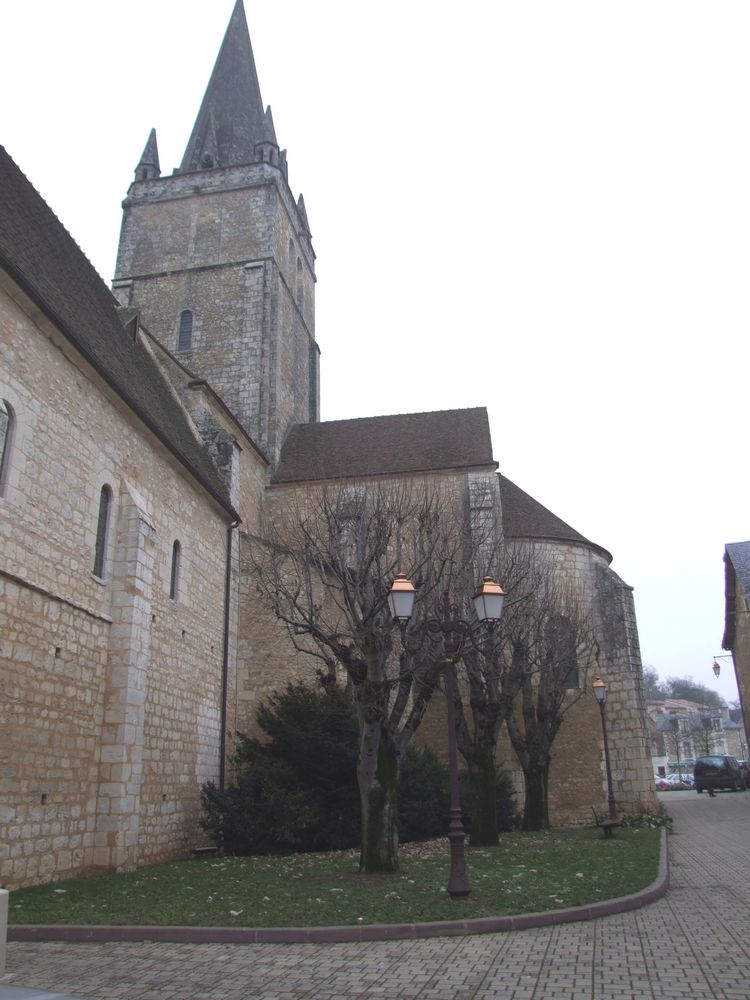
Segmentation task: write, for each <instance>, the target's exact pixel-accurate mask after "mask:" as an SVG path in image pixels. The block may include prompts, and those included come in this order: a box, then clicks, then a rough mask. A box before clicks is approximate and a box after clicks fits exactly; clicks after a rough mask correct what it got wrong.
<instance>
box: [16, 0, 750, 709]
mask: <svg viewBox="0 0 750 1000" xmlns="http://www.w3.org/2000/svg"><path fill="white" fill-rule="evenodd" d="M233 5H234V0H201V2H196V0H129V2H128V4H127V5H122V4H116V3H114V2H112V0H66V2H64V3H62V2H60V0H36V2H35V3H33V4H31V3H29V4H12V5H9V6H8V9H7V10H4V12H3V31H2V34H1V35H0V87H1V90H0V92H2V94H3V102H2V110H0V124H1V125H2V129H1V130H0V137H1V138H0V141H2V143H3V144H4V145H5V147H6V149H7V150H8V152H9V153H10V154H11V155H12V156H13V157H14V159H15V160H16V162H17V163H18V164H19V166H20V167H21V168H22V169H23V170H24V172H25V173H26V175H27V176H28V177H29V179H30V180H31V181H32V182H33V184H34V185H35V186H36V187H37V189H38V190H39V191H40V192H41V193H42V195H43V196H44V197H45V199H46V200H47V202H48V203H49V204H50V206H51V207H52V208H53V210H54V211H55V212H56V213H57V215H58V216H59V217H60V219H61V220H62V221H63V222H64V224H65V225H66V226H67V228H68V229H69V231H70V232H71V233H72V234H73V236H74V237H75V238H76V240H77V241H78V243H79V245H80V246H81V247H82V248H83V250H84V251H85V252H86V254H87V255H88V257H89V258H90V260H91V261H92V262H93V263H94V265H95V266H96V267H97V269H98V270H99V272H100V274H101V275H102V277H103V278H104V279H105V280H106V281H107V282H109V281H110V280H111V278H112V275H113V273H114V262H115V254H116V249H117V240H118V235H119V226H120V217H121V202H122V199H123V198H124V197H125V194H126V192H127V188H128V185H129V184H130V182H131V180H132V179H133V171H134V169H135V166H136V164H137V162H138V160H139V158H140V154H141V152H142V150H143V147H144V145H145V143H146V140H147V138H148V134H149V130H150V129H151V128H152V127H155V128H156V130H157V137H158V142H159V152H160V159H161V167H162V172H163V173H169V172H171V170H172V168H173V167H174V166H176V165H177V164H178V163H179V162H180V160H181V158H182V154H183V151H184V148H185V145H186V144H187V140H188V137H189V135H190V131H191V129H192V125H193V122H194V120H195V117H196V115H197V112H198V108H199V105H200V101H201V98H202V96H203V92H204V90H205V87H206V84H207V82H208V78H209V76H210V73H211V69H212V67H213V63H214V60H215V58H216V55H217V53H218V50H219V46H220V44H221V40H222V37H223V35H224V31H225V29H226V25H227V23H228V21H229V17H230V14H231V11H232V7H233ZM245 9H246V14H247V19H248V24H249V27H250V34H251V38H252V43H253V49H254V53H255V60H256V66H257V70H258V77H259V80H260V86H261V91H262V95H263V100H264V102H265V103H267V104H271V106H272V109H273V116H274V122H275V125H276V134H277V138H278V140H279V143H280V145H281V146H282V147H286V148H287V150H288V161H289V182H290V186H291V188H292V191H293V192H294V194H295V195H298V194H299V193H300V192H301V193H302V194H304V198H305V205H306V208H307V213H308V218H309V222H310V228H311V230H312V233H313V245H314V247H315V251H316V253H317V277H318V284H317V290H316V336H317V340H318V343H319V345H320V348H321V352H322V357H321V410H322V412H321V416H322V419H324V420H334V419H340V418H348V417H360V416H373V415H377V414H384V413H409V412H418V411H427V410H440V409H452V408H455V407H465V406H486V407H487V410H488V413H489V419H490V428H491V432H492V440H493V448H494V453H495V458H496V459H497V461H498V462H499V466H500V470H501V472H502V473H503V474H504V475H506V476H507V477H508V478H509V479H511V480H513V481H514V482H515V483H516V484H517V485H518V486H520V487H521V488H522V489H524V490H526V492H528V493H530V494H531V495H532V496H533V497H535V498H536V499H537V500H538V501H539V502H541V503H543V504H544V505H545V506H546V507H548V508H550V509H551V510H552V511H554V513H555V514H557V515H558V516H559V517H561V518H562V519H563V520H565V521H567V522H568V523H569V524H570V525H572V526H573V527H574V528H575V529H576V530H578V531H579V532H581V533H582V534H583V535H585V536H586V537H587V538H589V539H591V540H592V541H594V542H596V543H597V544H599V545H602V546H603V547H604V548H606V549H607V550H608V551H610V552H611V553H612V555H613V557H614V558H613V563H612V567H613V569H614V570H615V571H616V572H617V573H619V575H620V576H621V577H622V578H623V579H624V580H625V581H626V582H627V583H628V584H630V585H631V586H632V587H633V588H634V593H635V603H636V613H637V618H638V626H639V634H640V642H641V654H642V658H643V662H644V663H645V664H648V665H650V666H653V667H654V668H655V669H656V670H657V671H658V673H659V675H660V676H661V677H662V678H666V677H669V676H692V677H694V678H695V679H696V680H697V681H699V682H700V683H703V684H705V685H706V686H707V687H710V688H712V689H714V690H717V691H718V692H719V693H720V694H721V695H722V696H723V697H724V698H726V699H728V700H732V699H734V698H736V697H737V693H736V686H735V684H734V680H733V669H732V664H731V660H728V659H725V660H721V661H720V663H721V665H722V674H721V676H720V678H719V680H718V681H716V680H715V678H714V676H713V673H712V671H711V665H712V663H713V659H714V656H715V655H716V654H722V655H723V651H722V650H721V639H722V634H723V615H724V573H723V550H724V545H725V544H726V543H727V542H736V541H745V540H748V539H750V518H749V517H748V505H747V498H748V496H750V489H749V487H750V471H749V470H750V464H749V463H748V461H747V457H746V444H745V439H744V421H743V410H744V408H745V404H743V400H744V399H746V391H745V390H744V388H743V385H744V383H745V382H746V380H747V376H748V372H749V370H750V369H749V366H748V361H749V360H750V359H749V357H748V354H749V352H748V328H749V326H750V299H749V298H748V295H747V286H748V263H749V258H750V181H749V179H750V129H748V117H749V114H748V112H749V111H750V59H748V58H747V52H748V50H749V48H750V4H748V3H747V2H746V0H723V2H722V3H721V4H716V3H714V4H709V3H705V2H703V0H645V2H644V0H628V2H614V0H604V2H603V0H592V2H582V0H566V2H564V3H561V2H560V0H548V2H535V0H523V2H518V0H517V2H512V3H511V2H506V0H494V2H492V3H490V2H488V0H486V2H479V0H464V2H463V3H462V4H460V5H458V4H455V3H453V2H451V3H447V2H442V0H430V2H427V0H399V2H396V0H380V2H379V3H377V4H373V3H365V2H362V3H352V2H351V0H315V2H314V3H311V2H310V0H286V2H285V3H283V4H274V3H267V2H265V3H258V2H255V0H245ZM0 210H1V206H0Z"/></svg>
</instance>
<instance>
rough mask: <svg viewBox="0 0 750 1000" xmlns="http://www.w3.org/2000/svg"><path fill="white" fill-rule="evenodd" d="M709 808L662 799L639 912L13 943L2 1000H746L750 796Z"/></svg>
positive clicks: (749, 991)
mask: <svg viewBox="0 0 750 1000" xmlns="http://www.w3.org/2000/svg"><path fill="white" fill-rule="evenodd" d="M704 798H705V797H704V796H700V797H699V796H696V795H694V794H691V793H690V792H670V793H668V794H667V795H665V796H664V800H665V802H666V804H667V807H668V808H669V810H670V812H671V813H672V815H673V816H674V819H675V824H674V831H675V832H674V836H673V837H671V838H670V859H671V888H670V891H669V892H668V894H667V895H666V896H665V897H664V898H663V899H660V900H659V901H658V902H656V903H652V904H650V905H648V906H646V907H644V908H642V909H640V910H635V911H629V912H626V913H618V914H613V915H612V916H608V917H603V918H600V919H598V920H592V921H588V922H581V923H577V924H564V925H561V926H557V927H542V928H530V929H528V930H522V931H513V932H509V933H506V934H487V935H481V936H473V937H472V936H468V937H450V938H430V939H422V940H415V941H410V940H407V941H368V942H363V943H345V944H247V945H246V944H232V945H226V944H155V943H151V942H145V943H134V944H133V943H124V942H117V943H111V944H106V943H97V944H89V943H71V944H68V943H59V942H34V943H26V942H23V943H21V942H11V943H10V944H9V945H8V959H7V974H6V975H5V976H4V977H2V978H0V1000H4V997H3V988H4V985H7V986H11V985H13V986H27V987H34V988H37V989H41V990H47V991H54V992H63V993H68V994H75V995H76V996H79V997H87V998H90V1000H166V998H168V1000H249V998H256V997H257V998H263V1000H313V998H314V1000H346V998H378V1000H386V998H390V997H394V998H399V1000H659V998H662V997H664V998H668V1000H688V998H689V1000H696V998H697V1000H701V998H704V997H705V998H707V1000H708V998H710V1000H748V997H749V996H750V987H749V986H748V983H750V879H749V878H748V874H750V871H749V865H748V860H747V844H748V843H749V842H750V794H748V793H745V794H744V795H742V796H739V795H733V796H731V797H730V796H721V797H719V796H717V797H716V798H715V799H706V800H705V801H702V800H703V799H704ZM706 803H710V804H711V807H710V808H708V807H707V805H706ZM8 1000H10V995H9V996H8Z"/></svg>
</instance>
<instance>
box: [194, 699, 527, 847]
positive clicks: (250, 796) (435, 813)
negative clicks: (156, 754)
mask: <svg viewBox="0 0 750 1000" xmlns="http://www.w3.org/2000/svg"><path fill="white" fill-rule="evenodd" d="M256 719H257V722H258V726H259V727H260V729H261V731H262V732H263V734H264V737H265V738H264V739H263V740H262V741H261V740H258V739H248V738H247V737H244V736H242V737H240V740H239V747H238V750H237V754H236V757H235V760H234V762H233V763H234V772H235V784H234V785H232V786H231V787H229V788H227V789H225V790H224V791H223V792H222V791H220V790H219V789H218V788H217V787H216V785H215V784H213V783H211V782H209V783H208V784H206V785H204V786H203V787H202V789H201V805H202V809H203V813H202V817H201V826H202V828H203V829H204V830H206V831H208V832H209V833H210V834H211V835H212V836H213V838H214V840H215V841H216V843H217V844H219V845H221V846H223V848H224V849H225V850H226V851H228V852H230V853H233V854H273V853H288V852H290V851H329V850H342V849H344V848H348V847H355V846H356V845H357V844H358V843H359V833H360V822H361V819H360V800H359V787H358V784H357V752H358V745H359V731H358V726H357V718H356V714H355V711H354V706H353V705H352V701H351V698H350V696H349V693H348V692H347V691H346V690H345V689H344V688H341V687H338V686H337V685H335V684H325V685H318V686H315V687H310V686H307V685H304V684H289V685H287V687H286V688H284V690H283V691H280V692H275V693H274V694H272V695H271V696H270V697H269V698H268V699H267V700H266V701H264V702H263V703H262V704H261V705H260V707H259V708H258V712H257V715H256ZM497 788H498V796H497V803H498V822H499V825H500V829H501V830H511V829H514V826H515V823H514V817H515V812H514V807H513V794H512V786H511V784H510V779H509V778H508V776H507V775H504V774H500V775H499V776H498V783H497ZM462 797H463V795H462ZM466 798H468V796H466ZM448 803H449V794H448V777H447V773H446V769H445V768H444V767H443V765H442V764H441V763H440V761H439V760H438V758H437V757H436V756H435V754H434V753H432V752H431V751H429V750H423V749H417V748H416V747H412V746H409V747H407V750H406V753H405V754H404V756H403V759H402V761H401V769H400V774H399V787H398V809H399V839H400V840H401V841H402V842H404V843H407V842H409V841H413V840H427V839H429V838H431V837H440V836H445V835H446V834H447V832H448V822H449V814H448ZM467 806H468V802H464V806H463V810H464V818H465V825H466V829H467V830H469V829H470V823H471V816H470V812H469V810H468V808H467Z"/></svg>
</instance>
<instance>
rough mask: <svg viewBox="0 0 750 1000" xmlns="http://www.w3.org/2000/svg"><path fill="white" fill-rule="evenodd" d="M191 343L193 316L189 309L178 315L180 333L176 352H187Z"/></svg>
mask: <svg viewBox="0 0 750 1000" xmlns="http://www.w3.org/2000/svg"><path fill="white" fill-rule="evenodd" d="M192 343H193V314H192V312H191V311H190V309H183V311H182V312H181V313H180V333H179V336H178V338H177V350H178V351H189V350H190V348H191V346H192Z"/></svg>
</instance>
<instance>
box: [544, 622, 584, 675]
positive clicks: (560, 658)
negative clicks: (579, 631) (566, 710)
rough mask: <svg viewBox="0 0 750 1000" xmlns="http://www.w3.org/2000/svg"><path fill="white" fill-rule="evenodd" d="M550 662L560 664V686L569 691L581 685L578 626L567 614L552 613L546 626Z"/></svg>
mask: <svg viewBox="0 0 750 1000" xmlns="http://www.w3.org/2000/svg"><path fill="white" fill-rule="evenodd" d="M545 633H546V634H545V639H546V642H547V648H548V653H549V658H550V662H552V663H555V664H558V668H557V669H558V670H559V674H558V677H559V681H560V686H561V687H563V688H565V689H566V690H567V691H570V690H571V689H574V688H578V687H580V679H579V677H578V650H577V649H576V628H575V625H574V624H573V622H572V621H571V620H570V618H568V617H567V615H560V614H554V615H551V616H550V618H549V620H548V621H547V623H546V627H545Z"/></svg>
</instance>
